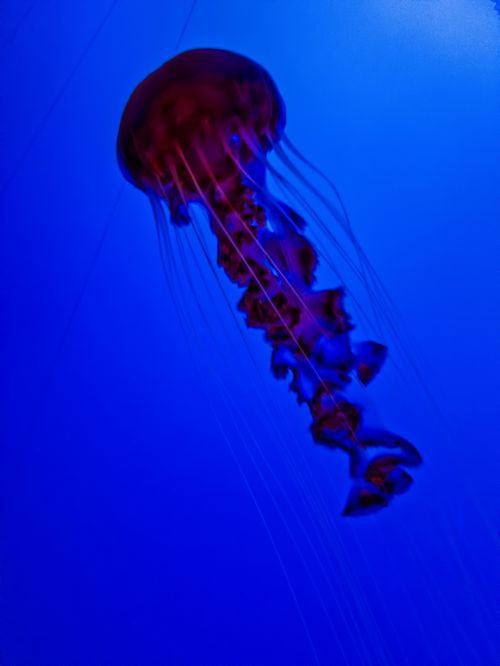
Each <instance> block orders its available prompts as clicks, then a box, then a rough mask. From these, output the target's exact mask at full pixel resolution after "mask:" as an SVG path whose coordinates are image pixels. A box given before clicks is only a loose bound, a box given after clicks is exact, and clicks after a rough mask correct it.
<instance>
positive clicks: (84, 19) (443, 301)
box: [0, 0, 500, 666]
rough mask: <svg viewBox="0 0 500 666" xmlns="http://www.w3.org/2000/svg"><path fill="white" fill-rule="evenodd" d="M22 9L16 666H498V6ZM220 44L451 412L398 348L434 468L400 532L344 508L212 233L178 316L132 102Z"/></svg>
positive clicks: (5, 460) (14, 465)
mask: <svg viewBox="0 0 500 666" xmlns="http://www.w3.org/2000/svg"><path fill="white" fill-rule="evenodd" d="M191 9H192V12H191ZM0 12H1V15H0V19H1V27H0V52H1V62H2V65H1V67H0V80H1V93H2V94H1V99H2V104H1V109H0V114H1V117H0V127H1V130H0V141H1V155H2V158H1V165H0V167H1V172H0V187H1V190H0V191H1V201H0V224H1V239H2V240H1V243H0V275H1V308H2V309H1V322H0V339H1V347H0V364H1V370H0V382H1V384H0V391H1V415H0V418H1V420H0V428H1V430H0V436H1V450H0V456H1V459H0V521H1V522H0V530H1V531H0V534H1V541H0V608H1V617H0V663H1V665H2V666H42V665H47V666H69V665H71V666H73V665H75V666H80V665H82V666H87V665H96V666H97V665H107V664H110V665H111V664H113V665H114V664H116V665H120V666H125V665H127V666H128V665H130V666H132V665H134V666H136V665H137V666H150V665H153V664H161V665H183V666H184V665H185V666H191V665H192V666H202V665H203V666H222V665H224V666H226V665H227V666H240V665H241V666H243V665H245V666H246V665H248V666H250V665H252V666H257V665H259V666H260V665H262V666H264V665H266V666H267V665H281V664H284V665H293V664H306V665H308V664H321V665H323V664H326V665H335V666H337V665H339V666H344V665H350V666H358V665H366V666H372V665H373V666H379V665H380V666H392V665H395V666H402V665H408V666H414V665H419V666H420V665H422V666H425V665H427V664H431V665H434V666H441V665H448V664H452V665H456V664H458V665H464V666H473V665H474V666H475V665H477V666H489V665H493V664H495V663H498V658H499V654H498V651H499V640H498V635H499V632H498V616H497V614H496V609H497V607H498V606H497V601H498V590H499V589H500V588H499V576H498V549H497V547H496V546H495V538H496V536H497V533H498V508H499V507H498V469H499V468H498V416H499V415H498V410H499V404H500V396H499V390H498V377H499V371H500V368H499V364H498V328H499V311H498V289H499V286H500V285H499V280H498V240H499V228H500V225H499V221H500V187H499V183H498V167H499V162H498V156H499V154H500V76H499V73H500V20H499V18H500V17H499V15H498V13H496V12H495V9H494V3H492V2H490V1H489V0H359V1H355V0H334V1H332V0H329V1H326V0H317V1H316V2H310V3H308V2H298V1H296V0H287V1H286V2H285V1H283V0H253V1H252V2H237V1H235V0H211V1H209V0H198V2H196V3H195V5H194V7H193V6H192V5H191V2H187V1H185V0H182V2H175V3H173V2H167V3H164V2H159V1H153V0H150V1H149V2H143V3H140V2H138V1H137V0H121V1H118V2H113V3H111V4H110V3H108V2H104V1H101V2H95V1H93V2H87V3H68V2H61V1H60V0H50V1H46V2H41V1H36V0H35V1H34V2H33V1H32V0H15V1H14V0H8V1H6V2H2V3H1V8H0ZM188 18H189V20H188V21H187V22H186V20H187V19H188ZM199 46H212V47H220V48H226V49H231V50H235V51H238V52H241V53H243V54H245V55H248V56H250V57H252V58H254V59H255V60H257V61H258V62H260V63H262V64H263V65H264V66H265V67H266V68H267V69H268V70H269V71H270V72H271V73H272V75H273V77H274V79H275V80H276V82H277V84H278V86H279V88H280V90H281V93H282V95H283V97H284V99H285V101H286V104H287V110H288V124H287V129H288V133H289V135H290V136H291V137H292V138H293V140H294V141H295V143H296V144H297V145H298V146H299V147H300V148H301V149H302V151H303V152H304V153H305V154H306V155H307V156H308V157H309V158H310V159H312V160H313V161H314V162H315V163H316V164H318V166H320V167H321V168H322V169H323V170H324V171H325V172H326V173H327V174H328V175H329V176H331V177H332V178H333V179H334V180H335V182H336V184H337V186H338V187H339V189H340V191H341V192H342V194H343V196H344V199H345V201H346V204H347V206H348V208H349V212H350V215H351V218H352V220H353V224H354V227H355V230H356V234H357V236H358V239H359V240H360V242H361V243H362V245H363V247H364V248H365V250H366V253H367V254H368V256H369V257H370V259H371V261H372V262H373V264H374V265H375V267H376V268H377V270H378V272H379V274H380V276H381V278H382V279H383V281H384V283H385V284H386V286H387V288H388V290H389V292H390V294H391V296H392V299H393V301H394V302H395V304H396V306H397V309H398V312H399V314H397V315H395V321H396V323H397V326H398V330H399V331H401V334H402V336H403V337H404V339H405V340H406V344H407V347H408V350H409V354H410V357H411V358H412V359H413V360H414V362H415V364H416V366H417V368H418V369H419V371H420V373H421V374H422V376H423V377H424V379H425V383H426V386H427V388H428V389H429V390H430V392H431V393H432V396H433V398H434V401H435V403H436V406H435V407H433V406H432V404H430V401H429V399H428V397H427V396H426V394H425V391H424V390H423V388H422V386H421V385H420V384H419V382H418V380H417V379H416V378H415V375H414V373H412V372H411V370H410V369H409V366H408V364H407V363H406V361H405V359H404V357H403V355H402V354H399V353H398V352H397V350H395V349H394V346H392V347H391V349H393V350H394V353H393V359H394V363H393V364H389V365H388V367H387V368H386V369H385V370H384V371H383V372H382V373H381V375H380V377H378V378H377V380H376V381H375V382H374V384H373V387H372V388H370V389H369V391H368V395H369V401H370V404H371V405H372V408H373V411H374V413H376V415H377V418H380V421H381V422H383V423H384V424H385V425H386V426H387V427H389V428H390V429H393V430H394V431H396V432H399V433H401V434H403V435H404V436H405V437H407V438H408V439H409V440H410V441H412V442H414V443H415V444H416V445H417V446H418V448H419V450H420V451H421V452H422V455H423V457H424V460H425V465H424V466H423V467H422V468H421V469H419V470H416V471H415V485H414V487H413V488H412V489H411V490H410V491H409V493H408V494H406V495H405V496H403V497H401V498H399V499H397V500H396V501H395V502H394V503H393V504H392V505H391V506H390V507H389V508H388V509H387V510H385V511H383V512H381V513H378V514H375V515H372V516H368V517H365V518H359V519H350V520H349V519H345V518H342V517H341V516H340V513H341V510H342V508H343V505H344V502H345V498H346V494H347V491H348V488H349V484H348V478H347V476H348V475H347V464H346V460H345V459H344V457H343V456H342V455H341V454H337V453H332V452H330V451H327V450H325V449H322V448H320V447H318V446H315V445H314V444H313V443H312V441H311V439H310V436H309V434H308V430H307V427H308V417H307V413H306V411H305V409H304V408H302V409H301V408H299V407H298V406H297V405H296V404H295V399H294V397H293V395H292V394H290V393H289V392H288V391H287V388H286V384H284V383H277V382H276V381H275V380H274V379H272V378H271V377H270V373H269V372H268V366H269V348H268V347H267V345H266V344H265V343H264V341H263V340H262V339H261V336H260V335H259V334H258V333H256V332H255V331H251V332H250V331H244V338H243V339H242V337H241V336H240V334H239V332H238V329H237V328H236V327H235V323H234V320H233V318H232V316H231V311H230V309H229V308H228V307H227V305H226V303H225V302H224V299H223V298H222V296H221V293H220V292H219V291H218V287H217V286H216V283H215V282H214V281H213V278H211V277H210V275H211V274H210V272H209V271H207V268H206V266H205V263H204V258H203V256H202V253H201V252H200V248H199V247H197V246H196V245H195V244H194V241H193V236H192V235H189V233H190V232H189V230H184V231H186V235H185V236H184V237H183V238H182V240H181V241H180V242H181V243H186V244H185V245H184V247H185V248H187V256H188V259H186V260H185V261H181V260H180V259H179V256H178V260H179V262H178V264H177V267H176V275H177V279H176V281H175V283H174V291H175V295H176V302H177V305H176V304H175V303H174V302H173V301H172V299H171V297H170V295H169V293H168V289H167V288H166V285H165V282H164V276H163V273H162V269H161V265H160V260H159V253H158V246H157V239H156V235H155V230H154V224H153V219H152V214H151V210H150V208H149V206H148V203H147V200H146V198H145V197H144V195H142V194H141V193H140V192H139V191H137V190H134V189H133V188H132V187H131V186H130V185H129V184H128V183H125V182H124V181H123V178H122V176H121V174H120V172H119V170H118V168H117V165H116V159H115V139H116V133H117V128H118V123H119V119H120V116H121V112H122V110H123V107H124V105H125V103H126V100H127V98H128V96H129V94H130V92H131V91H132V89H133V88H134V87H135V85H136V84H137V83H138V82H139V81H140V80H141V79H142V78H143V77H144V76H145V75H146V74H147V73H149V72H150V71H151V70H152V69H154V68H155V67H157V66H158V65H160V64H161V63H162V62H163V61H164V60H166V59H168V58H169V57H171V56H172V55H173V54H174V52H175V50H176V48H178V49H181V50H182V49H186V48H192V47H199ZM200 221H201V222H203V216H201V217H200ZM207 242H208V243H211V245H210V251H211V252H212V254H213V252H214V251H215V244H214V243H213V241H212V240H210V238H209V234H208V233H207ZM188 243H190V244H191V245H189V244H188ZM190 247H192V249H193V254H192V255H191V251H190V249H189V248H190ZM177 268H178V270H177ZM187 274H189V276H190V280H191V282H192V286H193V289H194V291H195V293H196V295H197V297H198V300H199V301H200V305H201V310H202V311H203V314H202V313H200V310H199V309H198V307H197V305H196V299H194V298H193V293H192V290H191V285H190V284H189V282H190V280H189V279H188V278H187V277H186V275H187ZM220 277H221V281H222V282H223V283H224V284H225V286H226V287H227V292H226V293H227V294H228V298H229V300H230V302H232V303H233V304H234V303H236V301H237V298H238V294H237V290H235V289H234V288H232V287H230V286H228V285H227V281H226V279H225V276H224V275H223V274H221V275H220ZM322 279H324V280H325V284H328V285H329V286H335V284H336V283H335V277H334V276H332V275H331V274H330V275H328V273H327V272H326V271H325V274H324V275H322ZM211 280H212V281H211ZM353 289H354V290H355V289H356V287H353ZM360 298H361V299H362V298H363V295H362V294H361V295H360ZM179 309H181V310H182V311H183V312H184V310H186V312H185V318H184V319H183V318H181V319H180V320H179V316H178V315H179ZM181 314H182V313H181ZM366 314H367V319H368V323H367V324H363V325H362V326H361V329H362V327H363V326H366V329H367V330H368V329H369V328H370V325H372V326H376V325H377V323H380V322H376V321H373V315H372V314H371V313H370V311H369V309H368V308H367V310H366ZM203 316H204V317H205V318H203ZM181 321H183V322H184V324H183V325H181V323H180V322H181ZM186 322H187V323H186ZM382 329H383V330H382V332H381V335H384V326H382ZM386 334H387V336H388V333H387V331H386ZM384 341H387V342H388V343H389V344H391V341H390V336H388V337H387V339H385V338H384ZM444 422H446V423H444Z"/></svg>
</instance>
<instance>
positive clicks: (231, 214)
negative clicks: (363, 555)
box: [117, 49, 421, 516]
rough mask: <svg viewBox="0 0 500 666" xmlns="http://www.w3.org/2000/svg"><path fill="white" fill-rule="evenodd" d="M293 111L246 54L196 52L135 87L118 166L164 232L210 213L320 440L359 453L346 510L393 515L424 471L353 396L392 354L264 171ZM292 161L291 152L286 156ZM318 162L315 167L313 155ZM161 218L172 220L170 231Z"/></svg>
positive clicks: (274, 363)
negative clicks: (416, 471) (392, 506)
mask: <svg viewBox="0 0 500 666" xmlns="http://www.w3.org/2000/svg"><path fill="white" fill-rule="evenodd" d="M285 121H286V118H285V104H284V101H283V99H282V97H281V95H280V93H279V91H278V88H277V86H276V84H275V83H274V81H273V79H272V78H271V76H270V75H269V73H268V72H267V71H266V70H265V69H264V68H263V67H262V66H260V65H259V64H257V63H256V62H254V61H252V60H250V59H249V58H247V57H244V56H242V55H239V54H236V53H233V52H230V51H225V50H219V49H193V50H189V51H185V52H184V53H181V54H179V55H176V56H175V57H174V58H172V59H171V60H168V61H167V62H165V63H164V64H163V65H162V66H161V67H159V68H158V69H157V70H155V71H154V72H152V73H151V74H149V75H148V76H147V77H146V78H145V79H144V80H143V81H142V82H141V83H140V84H139V85H138V86H137V87H136V88H135V90H134V91H133V92H132V95H131V96H130V98H129V100H128V102H127V104H126V106H125V109H124V112H123V115H122V118H121V123H120V128H119V132H118V139H117V155H118V162H119V166H120V168H121V171H122V173H123V175H124V177H125V178H126V179H127V180H128V181H129V182H130V183H132V184H133V185H134V186H135V187H137V188H139V189H140V190H141V191H142V192H144V193H145V194H146V195H147V197H148V198H149V199H150V201H151V204H152V208H153V211H154V212H155V218H156V223H157V225H160V224H162V223H164V221H165V216H164V215H163V216H162V214H161V212H160V211H161V210H164V209H165V208H166V210H167V211H168V213H169V220H170V223H171V224H173V225H176V226H183V225H187V224H189V223H190V219H191V216H190V207H191V205H192V204H198V205H201V206H203V207H204V209H205V210H206V212H207V220H208V222H207V223H208V224H209V225H210V229H211V231H212V232H213V234H215V237H216V240H217V258H216V260H217V264H218V266H219V267H220V268H222V270H223V271H224V272H225V274H226V275H227V277H228V278H229V280H230V281H231V282H232V283H234V284H236V285H237V286H238V287H239V288H240V289H241V291H242V295H241V299H240V300H239V303H238V305H237V307H238V309H239V311H240V312H241V313H242V314H243V316H244V320H245V323H246V325H247V326H248V327H250V328H255V329H260V330H261V331H262V332H263V335H264V339H265V341H266V342H267V343H268V344H269V345H270V348H271V362H270V367H271V371H272V373H273V374H274V376H275V377H276V378H278V379H285V378H289V379H290V384H289V387H290V390H291V391H292V392H293V393H295V394H296V397H297V401H298V402H299V404H305V405H306V406H307V408H308V410H309V413H310V416H311V422H310V433H311V436H312V439H313V441H314V442H316V443H317V444H320V445H323V446H326V447H329V448H330V449H337V450H340V451H343V452H344V453H345V454H347V456H348V461H349V465H348V469H349V475H350V478H351V487H350V490H349V492H348V497H347V501H346V504H345V508H344V511H343V515H346V516H355V515H362V514H366V513H371V512H374V511H377V510H380V509H382V508H384V507H386V506H387V505H388V504H389V503H390V501H391V500H392V499H393V498H394V496H396V495H400V494H402V493H404V492H405V491H406V490H407V489H408V488H409V487H410V485H411V484H412V482H413V481H412V477H411V476H410V474H409V472H408V468H413V467H416V466H418V465H419V464H420V463H421V457H420V455H419V453H418V451H417V450H416V448H415V447H414V446H413V445H412V444H411V443H410V442H408V441H407V440H406V439H404V438H403V437H400V436H398V435H395V434H393V433H392V432H389V431H386V430H384V429H383V428H380V427H370V425H369V424H367V423H365V420H366V414H365V410H364V409H363V406H362V405H361V404H360V401H359V400H356V399H355V398H354V397H353V396H352V393H353V391H352V386H353V384H354V383H355V382H357V383H359V384H361V385H364V386H366V385H368V384H369V383H370V382H371V381H372V379H373V378H374V377H375V376H376V375H377V373H378V372H379V370H380V369H381V367H382V365H383V363H384V361H385V359H386V356H387V348H386V346H385V345H383V344H380V343H378V342H375V341H372V340H365V341H360V342H359V341H358V342H357V341H355V340H354V339H353V336H352V331H353V330H354V326H353V323H352V320H351V317H350V315H349V314H348V312H347V311H346V309H345V306H344V300H345V289H344V287H343V286H342V285H340V286H336V287H334V288H330V289H318V288H315V283H316V279H317V278H316V269H317V267H318V253H317V251H316V249H315V247H314V246H313V244H312V242H311V241H309V240H308V238H307V237H306V235H305V230H306V228H307V227H306V220H305V218H304V216H303V215H301V214H299V213H298V212H296V211H295V210H293V209H292V207H291V206H290V205H288V203H285V202H283V201H281V200H279V199H278V198H276V196H275V195H274V194H273V193H271V191H270V189H269V188H268V186H267V184H266V175H267V172H268V171H270V170H274V167H273V166H272V165H271V163H270V161H269V159H268V154H269V153H270V151H276V152H277V153H278V154H280V155H281V157H282V158H283V159H284V160H287V163H288V165H289V166H291V168H294V169H295V170H297V169H296V167H293V165H292V163H291V162H290V161H289V157H285V153H284V152H280V151H282V146H281V144H282V143H286V144H287V145H288V147H289V148H290V149H291V150H292V152H294V153H295V154H296V155H297V156H298V157H301V155H300V153H299V152H298V151H297V150H296V149H295V148H294V146H293V144H292V143H291V142H290V141H289V139H288V137H287V136H286V135H285V132H284V129H285ZM287 155H288V153H287ZM302 159H303V161H304V162H305V163H307V164H309V163H308V162H307V160H306V159H305V158H302ZM162 220H163V222H162Z"/></svg>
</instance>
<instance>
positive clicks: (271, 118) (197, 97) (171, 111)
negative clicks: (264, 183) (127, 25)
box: [117, 49, 285, 201]
mask: <svg viewBox="0 0 500 666" xmlns="http://www.w3.org/2000/svg"><path fill="white" fill-rule="evenodd" d="M284 126H285V105H284V102H283V99H282V97H281V95H280V94H279V92H278V89H277V87H276V85H275V83H274V81H273V80H272V78H271V77H270V75H269V74H268V73H267V72H266V70H265V69H264V68H263V67H261V66H260V65H259V64H257V63H255V62H253V61H252V60H250V59H249V58H246V57H244V56H242V55H238V54H236V53H231V52H230V51H224V50H220V49H194V50H191V51H186V52H184V53H181V54H179V55H177V56H176V57H174V58H172V59H171V60H168V61H167V62H166V63H164V64H163V65H162V66H161V67H159V68H158V69H157V70H155V71H154V72H152V73H151V74H150V75H149V76H147V77H146V78H145V79H144V81H142V82H141V83H140V84H139V85H138V86H137V88H136V89H135V90H134V92H133V93H132V95H131V97H130V99H129V100H128V102H127V105H126V107H125V110H124V112H123V116H122V120H121V124H120V130H119V134H118V146H117V148H118V161H119V164H120V167H121V169H122V172H123V174H124V176H125V178H126V179H127V180H129V181H130V182H131V183H132V184H133V185H135V186H136V187H138V188H139V189H141V190H143V191H145V192H148V193H151V192H153V193H155V194H156V195H158V196H159V197H162V198H164V197H166V198H168V197H169V196H171V195H172V192H173V191H175V190H178V189H179V188H181V189H182V194H183V196H184V197H185V198H186V199H187V200H188V201H192V200H196V199H199V193H198V191H197V188H196V187H195V186H194V184H193V181H194V180H196V182H197V183H198V184H199V186H200V187H201V188H202V189H203V191H205V188H206V187H208V186H209V184H210V182H211V181H212V180H213V179H215V180H216V181H217V183H219V184H220V185H221V186H222V187H224V188H225V189H227V188H230V187H231V186H232V185H233V184H234V183H235V182H236V180H237V178H238V175H239V169H238V166H237V164H236V161H235V159H231V157H230V155H231V154H233V155H234V156H236V157H237V159H238V161H239V162H241V163H242V164H245V165H247V166H248V167H249V168H250V167H251V166H252V176H253V177H254V178H258V179H259V180H260V179H261V178H262V177H263V167H262V166H259V164H260V163H259V161H258V160H257V159H256V153H257V152H262V153H263V154H264V153H266V152H267V151H268V150H269V149H270V148H271V146H272V145H273V144H275V143H277V142H278V141H279V139H280V137H281V134H282V131H283V128H284ZM186 163H187V165H188V167H189V170H188V168H187V167H186ZM207 169H209V170H210V173H207ZM189 171H191V172H192V173H191V174H190V173H189Z"/></svg>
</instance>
